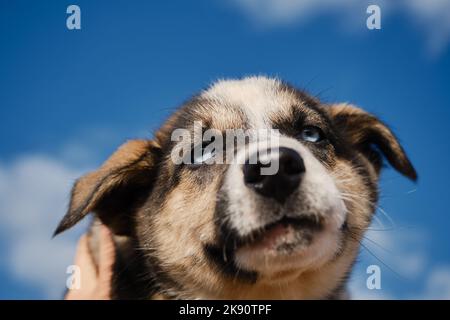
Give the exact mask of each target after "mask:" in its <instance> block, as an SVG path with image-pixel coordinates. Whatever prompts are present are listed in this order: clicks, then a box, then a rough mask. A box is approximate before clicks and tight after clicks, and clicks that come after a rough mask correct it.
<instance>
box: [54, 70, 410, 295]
mask: <svg viewBox="0 0 450 320" xmlns="http://www.w3.org/2000/svg"><path fill="white" fill-rule="evenodd" d="M200 122H201V126H202V127H201V131H202V132H205V131H208V129H213V130H214V132H215V133H216V134H217V136H216V140H217V139H218V138H217V137H223V138H224V139H226V138H227V136H229V135H230V132H231V131H230V129H240V130H241V131H242V130H253V131H255V130H262V129H265V130H268V132H273V130H276V132H277V133H279V135H277V144H276V146H275V147H274V146H270V147H267V145H265V144H264V145H261V143H259V141H258V139H255V138H254V136H249V137H248V139H247V140H245V141H244V142H243V143H236V144H233V150H232V151H231V152H230V150H225V149H226V148H225V144H224V148H223V149H220V150H218V148H217V147H216V148H214V150H212V149H208V146H204V150H203V152H201V153H200V157H195V156H192V154H191V155H190V157H189V159H192V161H188V162H187V163H181V164H180V163H177V161H174V154H178V150H180V149H182V150H191V149H192V148H195V147H198V146H200V148H202V145H204V144H205V140H200V141H196V140H195V133H194V131H195V130H196V128H195V123H200ZM179 129H184V130H185V131H184V132H187V133H188V136H189V137H194V138H193V139H188V140H186V139H174V132H175V131H176V130H179ZM269 130H272V131H269ZM210 138H211V137H209V138H207V140H210ZM266 140H267V139H266ZM226 147H227V148H228V147H229V145H226ZM193 153H195V152H193ZM219 155H223V156H224V157H223V160H224V161H223V162H224V163H217V162H216V163H214V161H212V163H209V162H208V161H206V160H211V159H213V158H214V157H219ZM383 155H384V156H385V157H386V158H387V160H388V161H389V162H390V164H391V165H392V166H393V167H394V168H395V169H397V170H398V171H400V172H401V173H403V174H404V175H406V176H408V177H410V178H411V179H415V178H416V173H415V171H414V169H413V167H412V165H411V164H410V162H409V160H408V159H407V157H406V155H405V153H404V151H403V149H402V148H401V146H400V145H399V143H398V141H397V139H396V138H395V137H394V135H393V134H392V133H391V131H390V130H389V129H388V128H387V127H386V126H385V125H384V124H382V123H381V122H380V121H379V120H377V119H376V118H375V117H373V116H371V115H370V114H367V113H366V112H364V111H362V110H360V109H358V108H355V107H353V106H350V105H344V104H341V105H329V106H326V105H322V104H320V102H319V101H318V100H316V99H314V98H311V97H309V96H308V95H306V94H305V93H303V92H300V91H298V90H296V89H294V88H292V87H290V86H289V85H286V84H284V83H282V82H280V81H278V80H274V79H267V78H264V77H257V78H246V79H243V80H236V81H221V82H218V83H216V84H215V85H213V86H212V87H210V88H209V89H208V90H206V91H204V92H202V93H201V94H200V95H198V96H196V97H195V98H193V99H192V100H191V101H189V102H188V103H186V104H185V105H184V106H183V107H181V108H180V109H179V110H178V111H177V112H176V113H175V114H174V115H172V117H171V118H170V119H169V120H168V121H167V122H166V124H165V125H164V126H163V127H162V128H161V129H160V130H159V131H158V133H157V134H156V138H155V140H154V141H143V140H139V141H131V142H128V143H127V144H125V145H124V146H123V147H122V148H121V149H119V150H118V151H117V152H116V153H115V154H114V155H113V156H112V157H111V158H110V159H109V160H108V161H107V162H106V163H105V164H104V165H103V166H102V167H101V168H100V169H99V170H97V171H96V172H93V173H90V174H88V175H87V176H85V177H83V178H82V179H80V180H79V181H78V182H77V184H76V185H75V187H74V190H73V194H72V201H71V205H70V208H69V212H68V214H67V215H66V217H65V218H64V219H63V221H62V223H61V225H60V228H59V229H58V231H62V230H65V229H67V228H68V227H70V226H71V225H73V224H74V223H76V222H77V221H78V220H79V219H81V218H82V217H83V216H84V215H86V214H87V213H88V212H90V211H94V212H96V213H97V215H98V216H99V218H100V219H101V220H102V221H103V222H104V223H106V224H107V225H109V226H110V228H111V229H112V230H113V231H114V232H115V233H116V234H124V235H127V236H129V237H130V238H132V239H134V240H135V241H136V243H137V244H138V246H139V250H143V251H144V252H145V257H146V263H147V267H148V270H149V272H150V271H151V272H153V273H154V274H156V275H157V276H156V280H155V279H153V280H154V281H157V282H159V283H158V287H159V290H160V292H161V293H162V294H165V295H168V296H176V297H186V298H201V297H209V298H325V297H328V296H330V295H332V294H333V293H336V290H338V289H340V284H341V283H342V282H343V280H345V278H346V277H347V275H348V272H349V271H350V268H351V265H352V263H353V261H354V259H355V256H356V254H357V252H358V248H359V241H360V240H361V238H362V235H363V233H364V231H365V230H366V228H367V227H368V225H369V224H370V221H371V217H372V215H373V213H374V211H375V206H376V202H377V197H378V191H377V182H378V176H379V172H380V169H381V165H382V156H383ZM205 157H206V158H205ZM263 158H264V159H263ZM250 160H254V161H250ZM263 160H264V161H263ZM273 163H276V170H275V171H273V172H270V174H264V173H263V171H264V169H267V168H268V167H269V166H270V164H273Z"/></svg>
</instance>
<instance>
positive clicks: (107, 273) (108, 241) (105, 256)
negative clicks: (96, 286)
mask: <svg viewBox="0 0 450 320" xmlns="http://www.w3.org/2000/svg"><path fill="white" fill-rule="evenodd" d="M99 231H100V237H99V238H100V248H99V265H98V277H99V283H100V285H101V286H104V287H105V288H106V287H107V288H108V289H109V288H110V285H111V279H112V275H113V266H114V261H115V257H116V254H115V246H114V241H113V239H112V234H111V232H110V231H109V229H108V228H107V227H106V226H104V225H101V226H100V230H99Z"/></svg>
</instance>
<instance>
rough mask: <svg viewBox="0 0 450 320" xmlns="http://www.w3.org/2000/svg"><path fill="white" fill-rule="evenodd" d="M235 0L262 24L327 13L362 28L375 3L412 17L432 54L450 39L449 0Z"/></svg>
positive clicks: (385, 11) (386, 12)
mask: <svg viewBox="0 0 450 320" xmlns="http://www.w3.org/2000/svg"><path fill="white" fill-rule="evenodd" d="M233 3H234V4H235V6H236V7H237V8H238V9H239V10H241V11H243V12H244V13H245V14H246V15H247V16H248V17H249V18H250V19H251V20H252V21H253V22H255V23H257V24H258V25H260V26H266V27H276V26H286V25H292V24H302V23H305V22H308V21H310V20H312V19H314V18H317V17H319V16H320V15H323V14H326V15H333V16H335V17H336V18H337V20H338V21H339V22H341V23H345V24H349V22H353V23H352V24H351V26H352V28H354V29H355V28H359V29H360V30H364V29H365V28H366V26H365V19H366V17H367V14H366V8H367V7H368V6H369V5H371V4H376V5H379V6H380V8H381V10H382V19H384V18H386V16H388V15H404V16H407V17H409V18H410V19H409V20H410V22H411V23H412V24H413V25H414V26H415V27H416V28H417V29H418V30H419V31H422V32H423V34H424V36H425V37H426V40H425V41H426V43H427V49H428V51H429V52H430V53H431V54H433V55H437V54H439V53H441V52H442V51H443V50H444V49H445V48H446V47H447V45H448V44H449V42H450V1H448V0H399V1H386V0H370V1H369V0H362V1H361V0H233ZM355 17H358V18H355ZM355 20H356V21H358V24H355V23H354V22H355Z"/></svg>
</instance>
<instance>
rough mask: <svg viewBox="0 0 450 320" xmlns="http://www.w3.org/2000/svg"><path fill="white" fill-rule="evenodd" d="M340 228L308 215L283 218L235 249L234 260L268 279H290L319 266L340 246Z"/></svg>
mask: <svg viewBox="0 0 450 320" xmlns="http://www.w3.org/2000/svg"><path fill="white" fill-rule="evenodd" d="M340 233H341V230H340V229H339V228H336V227H335V226H331V225H328V224H327V223H319V222H318V221H311V220H308V219H296V220H294V219H283V220H280V221H279V222H276V223H273V224H271V225H270V226H267V227H266V228H264V230H263V231H259V232H258V233H257V235H252V236H251V237H249V238H248V239H247V240H246V241H245V242H243V244H242V245H241V246H240V247H239V248H238V249H237V250H236V251H235V262H236V264H237V266H238V267H239V268H241V269H244V270H252V271H256V272H258V274H259V275H260V279H262V280H263V281H268V282H283V281H289V280H292V279H293V278H296V277H298V276H299V275H300V274H301V273H303V272H305V271H311V270H314V269H318V268H320V267H321V266H323V265H324V264H325V263H327V262H328V261H330V260H331V259H333V257H334V256H335V254H336V252H337V251H338V250H339V243H340V238H341V237H340Z"/></svg>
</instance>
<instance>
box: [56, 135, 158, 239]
mask: <svg viewBox="0 0 450 320" xmlns="http://www.w3.org/2000/svg"><path fill="white" fill-rule="evenodd" d="M158 151H159V147H158V146H157V145H156V143H155V142H153V141H150V140H131V141H128V142H126V143H125V144H123V145H122V146H121V147H120V148H119V149H118V150H117V151H116V152H115V153H114V154H113V155H112V156H111V157H110V158H109V159H108V160H107V161H106V162H105V163H104V164H103V165H102V166H101V167H100V168H99V169H98V170H96V171H94V172H91V173H88V174H86V175H85V176H83V177H81V178H80V179H79V180H78V181H77V182H76V183H75V185H74V186H73V189H72V195H71V199H70V204H69V209H68V211H67V213H66V215H65V216H64V218H63V219H62V221H61V222H60V224H59V225H58V227H57V228H56V231H55V233H54V235H57V234H59V233H61V232H63V231H65V230H67V229H69V228H70V227H72V226H73V225H75V224H76V223H77V222H78V221H80V220H81V219H82V218H84V217H85V216H86V215H87V214H88V213H90V212H95V213H96V214H97V216H98V217H99V218H100V220H101V221H102V222H103V223H104V224H105V225H107V226H108V227H109V228H110V229H111V231H112V232H113V233H114V234H120V235H127V234H129V233H130V229H131V224H132V215H133V212H134V211H135V209H136V207H137V206H138V205H139V203H140V202H142V201H144V200H145V197H146V195H148V193H149V192H150V190H151V187H152V182H153V178H154V170H153V169H154V165H155V157H156V153H157V152H158Z"/></svg>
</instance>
